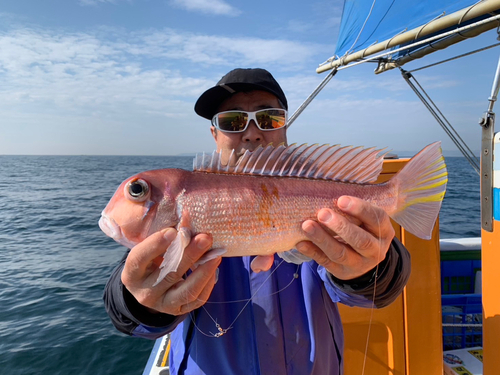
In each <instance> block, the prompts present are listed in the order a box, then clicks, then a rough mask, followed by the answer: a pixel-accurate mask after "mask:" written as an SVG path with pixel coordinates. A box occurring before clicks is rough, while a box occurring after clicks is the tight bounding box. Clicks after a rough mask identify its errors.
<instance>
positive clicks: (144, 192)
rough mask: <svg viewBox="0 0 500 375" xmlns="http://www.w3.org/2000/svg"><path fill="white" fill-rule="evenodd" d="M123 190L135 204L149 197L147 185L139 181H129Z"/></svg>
mask: <svg viewBox="0 0 500 375" xmlns="http://www.w3.org/2000/svg"><path fill="white" fill-rule="evenodd" d="M125 189H126V192H128V195H129V196H130V198H132V200H134V201H137V202H142V201H143V200H145V199H146V198H147V197H148V196H149V185H148V183H147V182H146V181H144V180H141V179H137V180H132V181H130V182H129V183H128V184H127V186H126V188H125Z"/></svg>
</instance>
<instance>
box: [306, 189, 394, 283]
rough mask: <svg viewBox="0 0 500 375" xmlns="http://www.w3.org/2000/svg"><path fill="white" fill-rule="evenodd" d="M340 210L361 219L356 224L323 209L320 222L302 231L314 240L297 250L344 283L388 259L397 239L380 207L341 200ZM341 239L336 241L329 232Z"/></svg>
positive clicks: (350, 200) (359, 200)
mask: <svg viewBox="0 0 500 375" xmlns="http://www.w3.org/2000/svg"><path fill="white" fill-rule="evenodd" d="M337 206H338V208H339V209H340V210H341V211H343V212H344V213H346V214H347V215H349V216H351V217H353V218H354V219H357V220H358V222H360V225H357V224H355V223H353V222H352V221H351V220H349V219H348V218H346V217H345V216H343V215H341V214H339V213H336V212H335V211H333V210H331V209H328V208H323V209H321V210H320V211H319V212H318V221H319V223H318V222H316V221H313V220H306V221H305V222H304V223H302V229H303V230H304V232H305V233H306V235H307V237H308V238H309V240H310V241H301V242H299V243H298V244H297V250H298V251H300V252H301V253H302V254H304V255H306V256H308V257H310V258H312V259H314V260H315V261H316V262H317V263H318V264H319V265H321V266H323V267H325V268H326V269H327V270H328V271H329V272H330V273H331V274H333V275H334V276H335V277H336V278H338V279H341V280H350V279H354V278H356V277H358V276H361V275H363V274H365V273H366V272H368V271H370V270H371V269H373V268H374V267H375V266H376V265H377V264H378V263H380V262H381V261H382V260H384V258H385V255H386V253H387V251H388V250H389V246H390V244H391V241H392V239H393V237H394V229H393V227H392V225H391V222H390V219H389V216H388V215H387V214H386V213H385V211H384V210H382V209H381V208H379V207H376V206H374V205H372V204H371V203H368V202H366V201H363V200H362V199H359V198H355V197H347V196H343V197H340V198H339V199H338V201H337ZM325 228H328V229H329V230H330V231H331V232H334V233H336V234H337V236H338V237H340V239H339V240H337V239H335V238H334V237H333V236H332V235H331V234H330V233H329V232H327V231H326V230H325Z"/></svg>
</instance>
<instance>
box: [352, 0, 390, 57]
mask: <svg viewBox="0 0 500 375" xmlns="http://www.w3.org/2000/svg"><path fill="white" fill-rule="evenodd" d="M376 2H377V0H373V3H372V7H371V8H370V11H369V12H368V16H366V19H365V22H364V23H363V26H362V27H361V30H359V33H358V36H357V37H356V40H355V41H354V43H353V44H352V46H351V48H349V49H348V50H347V51H346V53H345V54H344V56H346V55H348V54H349V52H351V51H352V49H353V48H354V46H355V45H356V43H357V42H358V40H359V37H360V36H361V33H362V32H363V30H364V29H365V26H366V23H367V22H368V20H369V19H370V16H371V15H372V11H373V8H375V3H376ZM391 6H392V4H391Z"/></svg>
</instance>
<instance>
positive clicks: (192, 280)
mask: <svg viewBox="0 0 500 375" xmlns="http://www.w3.org/2000/svg"><path fill="white" fill-rule="evenodd" d="M220 262H221V258H220V257H218V258H216V259H212V260H210V261H208V262H206V263H204V264H203V265H201V266H199V267H198V268H196V269H195V270H194V271H193V272H192V273H191V274H190V275H189V276H188V277H187V278H186V279H185V280H181V281H179V282H178V283H176V284H174V286H172V287H171V288H170V289H169V290H168V291H166V292H165V293H164V294H163V298H162V299H160V300H158V302H157V304H156V306H155V310H157V311H160V312H163V313H167V314H171V315H181V314H186V313H188V312H190V311H192V310H195V309H197V308H199V307H200V306H202V305H204V304H205V302H206V301H207V300H208V297H210V294H211V293H212V290H213V288H214V286H215V283H216V270H217V267H218V266H219V265H220Z"/></svg>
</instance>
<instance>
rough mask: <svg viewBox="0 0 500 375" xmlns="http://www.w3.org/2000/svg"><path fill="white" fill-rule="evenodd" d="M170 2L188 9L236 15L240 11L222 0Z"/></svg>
mask: <svg viewBox="0 0 500 375" xmlns="http://www.w3.org/2000/svg"><path fill="white" fill-rule="evenodd" d="M170 3H171V4H172V5H173V6H175V7H177V8H182V9H186V10H188V11H195V12H200V13H205V14H215V15H224V16H232V17H236V16H239V15H240V14H241V11H240V10H238V9H236V8H234V7H233V6H231V5H229V4H228V3H226V2H225V1H222V0H171V1H170Z"/></svg>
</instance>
